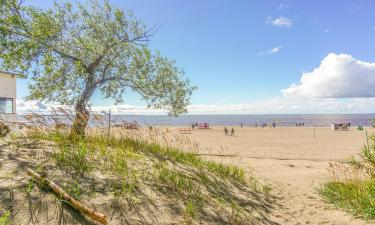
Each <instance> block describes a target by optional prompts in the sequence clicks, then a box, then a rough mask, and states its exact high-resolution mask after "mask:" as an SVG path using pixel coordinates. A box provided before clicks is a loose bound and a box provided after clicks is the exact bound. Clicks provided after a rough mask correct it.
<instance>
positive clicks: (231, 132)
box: [224, 127, 234, 136]
mask: <svg viewBox="0 0 375 225" xmlns="http://www.w3.org/2000/svg"><path fill="white" fill-rule="evenodd" d="M228 133H229V130H228V129H227V128H226V127H224V134H225V135H228ZM230 136H234V129H233V128H232V129H230Z"/></svg>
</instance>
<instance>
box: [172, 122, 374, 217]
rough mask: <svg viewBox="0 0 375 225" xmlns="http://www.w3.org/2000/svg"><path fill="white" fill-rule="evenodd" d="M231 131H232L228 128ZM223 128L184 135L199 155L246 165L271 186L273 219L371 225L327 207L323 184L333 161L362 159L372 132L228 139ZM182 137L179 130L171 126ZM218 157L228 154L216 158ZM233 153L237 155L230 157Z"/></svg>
mask: <svg viewBox="0 0 375 225" xmlns="http://www.w3.org/2000/svg"><path fill="white" fill-rule="evenodd" d="M228 128H232V127H228ZM223 129H224V127H212V128H211V129H208V130H198V129H195V130H193V131H192V134H185V136H188V137H190V138H191V139H192V140H195V141H197V142H198V143H199V145H200V154H202V155H205V156H204V157H209V158H210V159H216V160H220V161H223V162H228V163H234V164H238V165H241V166H243V167H245V168H246V169H248V171H251V173H253V175H254V176H255V177H257V178H258V179H260V180H262V181H263V182H266V183H268V184H270V185H271V186H272V189H273V190H272V193H273V195H275V196H276V198H277V199H278V200H277V204H276V206H275V208H274V209H273V211H272V212H271V215H270V216H271V219H272V220H273V221H275V222H277V223H279V224H366V223H368V222H366V221H363V220H360V219H356V218H354V217H352V216H351V215H349V214H347V213H345V212H343V211H342V210H338V209H335V207H334V206H332V205H330V204H328V203H325V202H324V200H323V199H322V198H321V196H319V194H318V189H319V188H320V186H321V184H323V183H324V182H326V181H328V180H329V179H330V178H331V175H330V173H329V170H328V168H329V163H330V162H343V161H345V160H347V159H349V158H350V157H351V156H353V155H358V154H359V153H360V150H361V148H362V146H363V145H364V144H365V143H366V131H365V130H367V133H368V135H371V134H373V133H375V129H373V128H365V130H363V131H357V130H356V129H354V128H352V129H351V130H349V131H332V130H331V129H330V128H329V127H316V128H315V138H314V127H276V129H272V128H270V127H268V128H263V129H262V128H259V127H258V128H254V127H244V128H240V127H234V130H235V136H234V137H233V136H226V135H224V132H223ZM171 130H172V132H176V133H178V128H172V129H171ZM214 155H225V156H223V157H217V156H214ZM230 155H235V156H234V157H231V156H230Z"/></svg>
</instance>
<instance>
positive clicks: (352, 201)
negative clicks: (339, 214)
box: [321, 179, 375, 219]
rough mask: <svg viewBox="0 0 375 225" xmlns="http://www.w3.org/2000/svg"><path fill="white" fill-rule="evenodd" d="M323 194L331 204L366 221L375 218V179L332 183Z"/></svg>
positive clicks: (322, 191)
mask: <svg viewBox="0 0 375 225" xmlns="http://www.w3.org/2000/svg"><path fill="white" fill-rule="evenodd" d="M321 194H322V195H323V196H324V197H325V199H327V200H328V201H329V202H330V203H333V204H335V205H336V206H338V207H340V208H343V209H345V210H346V211H348V212H350V213H352V214H353V215H355V216H361V217H363V218H365V219H374V218H375V179H371V180H367V181H357V182H346V183H343V182H331V183H327V184H325V185H324V187H323V188H322V190H321Z"/></svg>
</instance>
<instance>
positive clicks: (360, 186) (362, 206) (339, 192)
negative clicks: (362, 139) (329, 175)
mask: <svg viewBox="0 0 375 225" xmlns="http://www.w3.org/2000/svg"><path fill="white" fill-rule="evenodd" d="M370 141H371V145H370V144H367V145H366V146H364V147H363V150H362V154H361V159H360V160H356V159H354V157H353V158H352V160H350V161H349V162H348V163H349V166H336V168H333V173H334V174H335V179H334V180H333V181H332V182H329V183H327V184H325V185H324V186H323V187H322V188H321V190H320V193H321V195H322V196H323V197H324V198H325V199H326V200H327V201H328V202H330V203H332V204H335V205H336V206H338V207H339V208H342V209H344V210H346V211H348V212H350V213H351V214H353V215H355V216H359V217H362V218H365V219H370V220H373V219H375V137H371V138H370ZM331 167H332V166H331ZM342 174H344V177H345V178H344V179H343V178H338V177H339V176H340V175H342Z"/></svg>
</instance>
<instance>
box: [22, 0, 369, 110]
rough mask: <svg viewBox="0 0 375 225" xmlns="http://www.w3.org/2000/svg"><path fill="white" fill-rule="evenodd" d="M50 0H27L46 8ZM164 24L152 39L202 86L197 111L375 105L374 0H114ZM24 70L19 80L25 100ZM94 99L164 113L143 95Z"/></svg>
mask: <svg viewBox="0 0 375 225" xmlns="http://www.w3.org/2000/svg"><path fill="white" fill-rule="evenodd" d="M51 2H52V1H49V0H48V1H47V0H27V3H28V4H31V5H33V6H37V7H41V8H47V7H50V6H51V5H52V3H51ZM110 2H111V4H113V5H115V6H117V7H121V8H124V9H127V10H128V9H129V10H133V11H134V13H135V15H136V16H137V17H138V18H141V19H142V20H143V21H144V22H145V23H146V24H147V25H148V26H149V27H152V26H156V27H160V29H159V30H158V32H157V33H156V34H155V35H154V36H153V37H152V39H151V42H150V47H151V48H152V49H153V50H154V51H159V52H160V53H161V54H162V55H164V56H167V57H169V58H170V59H174V60H175V61H176V64H177V66H178V67H179V68H181V69H183V70H184V71H185V76H186V77H187V78H189V79H190V80H191V82H192V84H193V85H195V86H197V87H198V89H197V90H196V91H195V92H194V94H193V96H192V99H191V105H190V106H189V107H188V108H189V111H190V113H192V114H203V113H204V114H236V113H239V114H244V113H245V114H253V113H254V114H273V113H372V112H374V111H375V98H374V97H375V88H374V87H375V54H374V53H375V41H374V40H375V14H374V13H373V12H374V9H375V1H372V0H367V1H364V0H362V1H360V0H358V1H357V0H348V1H342V0H330V1H327V0H315V1H308V0H303V1H302V0H300V1H297V0H293V1H292V0H280V1H279V0H268V1H264V0H242V1H240V0H234V1H229V0H222V1H214V0H205V1H199V0H189V1H176V0H155V1H149V0H127V1H123V0H110ZM28 82H29V81H28V80H27V79H25V80H20V81H19V82H18V91H17V94H18V97H19V99H20V100H19V108H20V109H25V108H27V107H34V108H35V109H43V108H48V107H49V106H50V104H45V103H36V102H25V101H23V100H22V99H23V97H24V96H26V95H27V93H28V91H27V85H26V84H27V83H28ZM91 103H92V106H93V108H97V109H105V110H106V109H108V108H112V109H113V110H114V111H115V112H117V113H119V114H122V113H125V114H128V113H131V114H149V113H150V114H154V113H156V114H158V113H164V111H163V110H152V109H145V107H144V106H145V105H146V104H145V103H144V102H142V101H141V99H140V97H139V96H138V95H137V94H134V93H129V94H127V95H125V96H124V103H123V104H121V105H114V102H113V101H112V100H108V99H103V98H102V97H101V96H100V93H95V95H94V97H93V100H92V101H91Z"/></svg>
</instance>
